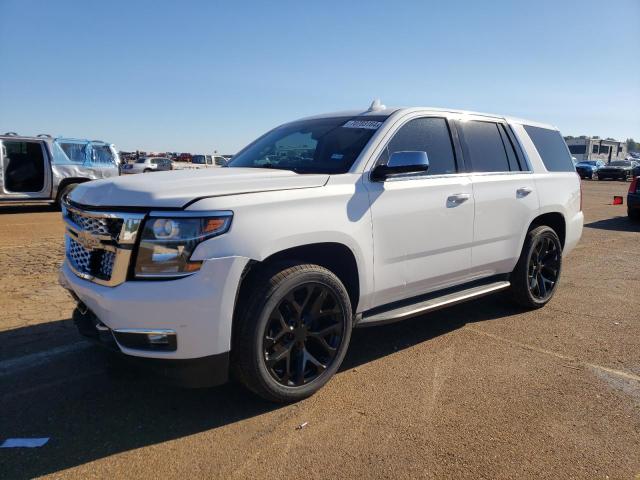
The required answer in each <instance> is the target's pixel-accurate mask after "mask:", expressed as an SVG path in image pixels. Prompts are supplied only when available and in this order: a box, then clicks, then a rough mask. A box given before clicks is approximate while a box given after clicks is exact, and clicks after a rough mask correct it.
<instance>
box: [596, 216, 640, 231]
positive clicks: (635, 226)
mask: <svg viewBox="0 0 640 480" xmlns="http://www.w3.org/2000/svg"><path fill="white" fill-rule="evenodd" d="M584 226H585V228H596V229H599V230H612V231H616V232H640V222H637V221H633V220H631V219H630V218H629V217H613V218H607V219H605V220H598V221H596V222H591V223H585V225H584Z"/></svg>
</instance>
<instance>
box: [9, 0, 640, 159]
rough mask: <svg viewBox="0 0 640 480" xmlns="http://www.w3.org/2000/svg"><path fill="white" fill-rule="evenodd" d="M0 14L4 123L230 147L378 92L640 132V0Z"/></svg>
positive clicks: (154, 145)
mask: <svg viewBox="0 0 640 480" xmlns="http://www.w3.org/2000/svg"><path fill="white" fill-rule="evenodd" d="M0 19H1V22H0V24H1V26H0V61H1V63H0V65H2V67H1V68H0V132H5V131H8V130H13V131H17V132H19V133H24V134H37V133H41V132H46V133H51V134H53V135H58V134H63V135H68V136H76V137H88V138H100V139H104V140H107V141H110V142H113V143H116V145H117V146H118V147H119V148H121V149H123V150H129V149H135V148H140V149H143V150H156V151H164V150H171V151H189V152H194V153H195V152H201V153H202V152H210V151H213V150H214V149H216V150H218V151H220V152H221V153H233V152H235V151H237V150H238V149H239V148H240V147H242V146H243V145H245V144H246V143H248V142H249V141H251V140H252V139H253V138H255V137H256V136H257V135H259V134H261V133H262V132H264V131H265V130H267V129H269V128H271V127H273V126H274V125H276V124H278V123H282V122H285V121H287V120H292V119H295V118H298V117H301V116H306V115H311V114H315V113H320V112H327V111H333V110H344V109H351V108H363V109H364V108H366V107H367V106H368V105H369V103H370V102H371V100H372V98H374V97H380V98H381V99H382V101H383V103H385V104H387V105H408V106H416V105H421V106H445V107H451V108H463V109H469V110H478V111H487V112H492V113H501V114H507V115H515V116H520V117H525V118H531V119H534V120H538V121H543V122H549V123H552V124H554V125H557V126H558V127H559V128H560V129H561V130H562V132H563V133H564V134H565V135H569V134H571V135H580V134H588V135H600V136H602V137H606V136H612V137H615V138H619V139H624V138H626V137H635V138H636V140H639V139H640V1H639V0H609V1H607V2H603V1H593V0H587V1H564V0H563V1H540V0H538V1H535V2H532V1H492V2H480V1H466V2H465V1H438V2H436V1H431V2H430V1H400V0H396V1H388V2H376V1H349V0H341V1H329V0H324V1H322V2H311V1H297V2H286V1H269V2H267V1H265V2H260V3H258V2H248V1H228V2H216V1H188V0H185V1H175V2H168V1H167V2H164V1H135V0H130V1H120V0H110V1H107V2H97V1H96V2H88V1H80V0H78V1H67V0H56V1H52V0H49V1H47V0H42V1H34V0H0Z"/></svg>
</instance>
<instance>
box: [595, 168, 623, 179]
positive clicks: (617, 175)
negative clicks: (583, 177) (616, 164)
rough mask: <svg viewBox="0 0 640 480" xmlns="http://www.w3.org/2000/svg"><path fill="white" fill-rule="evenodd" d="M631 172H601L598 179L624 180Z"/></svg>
mask: <svg viewBox="0 0 640 480" xmlns="http://www.w3.org/2000/svg"><path fill="white" fill-rule="evenodd" d="M629 175H630V174H629V172H627V171H625V170H599V171H598V177H600V178H624V177H625V176H627V177H628V176H629Z"/></svg>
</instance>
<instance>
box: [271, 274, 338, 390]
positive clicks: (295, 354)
mask: <svg viewBox="0 0 640 480" xmlns="http://www.w3.org/2000/svg"><path fill="white" fill-rule="evenodd" d="M344 331H345V315H344V312H343V311H342V307H341V304H340V303H339V302H338V299H337V298H336V295H335V293H334V292H333V291H332V290H331V289H330V288H329V287H327V286H326V285H323V284H322V283H317V282H309V283H304V284H300V285H297V286H296V287H294V288H293V289H292V290H291V291H290V292H289V293H287V295H285V296H284V297H283V298H282V299H281V300H280V302H279V303H278V304H277V306H276V307H275V308H274V309H273V311H272V312H271V314H270V315H269V319H268V321H267V323H266V328H265V330H264V335H263V354H264V360H265V364H266V367H267V370H268V372H269V374H270V375H271V376H272V377H273V379H274V380H276V382H278V383H279V384H280V385H283V386H287V387H299V386H302V385H305V384H307V383H309V382H312V381H314V380H315V379H317V378H318V377H320V376H321V375H322V374H323V373H324V372H326V371H327V369H328V368H329V367H330V366H331V364H332V362H333V361H334V360H335V358H336V354H337V352H338V347H339V346H340V344H341V343H342V339H343V335H344Z"/></svg>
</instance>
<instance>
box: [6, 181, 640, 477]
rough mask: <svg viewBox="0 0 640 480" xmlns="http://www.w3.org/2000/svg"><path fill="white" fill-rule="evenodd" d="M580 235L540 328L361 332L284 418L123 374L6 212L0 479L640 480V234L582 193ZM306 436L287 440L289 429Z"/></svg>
mask: <svg viewBox="0 0 640 480" xmlns="http://www.w3.org/2000/svg"><path fill="white" fill-rule="evenodd" d="M583 185H584V192H585V198H584V209H585V215H586V221H585V230H584V235H583V239H582V241H581V243H580V244H579V246H578V247H577V249H576V250H575V251H574V252H573V253H572V254H571V255H570V256H568V257H567V259H566V261H565V265H564V272H563V277H562V280H561V285H560V287H559V290H558V292H557V294H556V296H555V298H554V299H553V300H552V302H551V303H550V304H549V305H548V306H547V307H545V308H544V309H542V310H538V311H535V312H522V311H519V310H517V309H515V308H513V307H511V306H510V305H509V304H507V303H505V302H504V301H503V299H502V297H501V296H494V297H488V298H484V299H481V300H478V301H474V302H471V303H467V304H464V305H459V306H456V307H453V308H451V309H448V310H442V311H439V312H436V313H433V314H431V315H428V316H424V317H420V318H416V319H413V320H409V321H406V322H403V323H399V324H394V325H388V326H384V327H379V328H372V329H363V330H356V331H355V332H354V336H353V340H352V345H351V347H350V350H349V353H348V354H347V358H346V360H345V364H344V366H343V368H342V369H341V371H340V373H339V374H338V375H337V376H336V377H335V378H334V379H333V380H332V381H331V382H330V383H329V384H328V385H327V386H326V387H325V388H324V389H323V390H322V391H321V392H319V393H318V394H317V395H315V396H314V397H312V398H310V399H308V400H305V401H303V402H300V403H298V404H296V405H290V406H285V407H282V406H274V405H271V404H268V403H265V402H262V401H260V400H258V399H256V398H255V397H253V396H251V395H250V394H248V393H246V392H245V391H244V390H242V389H241V388H240V387H238V386H236V385H232V384H231V385H225V386H222V387H218V388H215V389H208V390H180V389H174V388H170V387H167V386H165V385H163V384H161V383H158V382H157V381H153V380H150V379H147V378H145V377H143V376H142V375H140V374H139V373H136V372H131V371H128V370H127V369H123V368H117V367H116V366H113V365H111V364H110V363H109V362H108V359H106V358H105V357H104V356H103V354H102V353H101V352H99V351H96V350H95V349H93V348H91V347H90V346H89V345H88V344H87V343H85V342H84V341H83V340H82V339H81V338H80V337H79V336H78V335H77V334H76V332H75V330H74V328H73V326H72V325H71V322H70V320H69V317H70V313H71V310H72V308H73V303H72V301H71V299H70V298H69V297H68V296H67V295H66V293H64V291H63V290H62V289H61V288H60V287H58V286H57V281H56V277H57V266H58V265H59V263H60V262H61V260H62V256H63V252H62V234H63V227H62V222H61V221H60V218H59V213H58V212H54V211H49V210H45V209H39V210H38V209H24V208H22V209H15V208H14V209H4V210H1V211H0V292H2V294H1V295H0V405H1V408H0V441H1V440H3V439H5V438H9V437H50V441H49V443H48V444H46V445H45V446H44V447H41V448H36V449H0V477H1V478H30V477H37V476H50V477H53V478H58V477H60V478H62V477H64V478H82V479H85V478H113V477H125V476H126V477H128V478H149V477H157V476H162V477H169V478H174V477H175V478H177V477H180V478H213V477H220V478H264V477H269V478H287V477H288V478H292V477H293V478H309V479H312V478H353V477H357V478H359V479H365V478H371V479H379V478H469V479H479V478H491V479H497V478H516V477H517V478H553V479H557V478H589V479H592V478H602V479H605V478H612V479H614V478H620V479H637V478H640V314H639V311H640V301H639V295H638V291H640V255H639V253H640V235H639V234H640V224H633V223H631V222H629V221H628V220H627V218H626V216H625V213H626V211H625V207H624V206H622V207H621V206H612V205H610V203H611V200H612V196H613V195H614V194H624V193H625V192H626V189H627V187H628V184H626V185H625V184H623V183H620V182H584V183H583ZM303 424H304V425H305V426H304V427H303V428H298V427H299V426H300V425H303Z"/></svg>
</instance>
